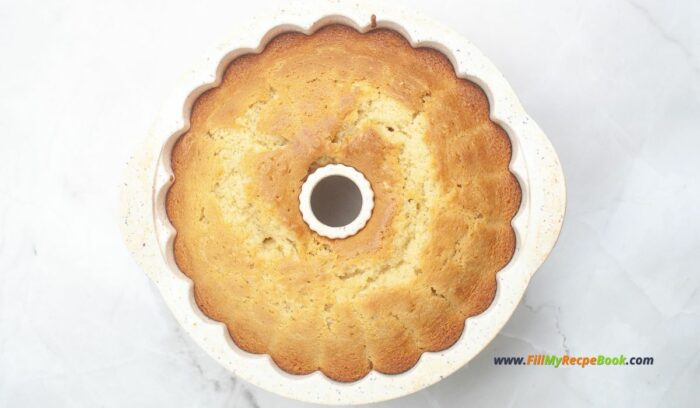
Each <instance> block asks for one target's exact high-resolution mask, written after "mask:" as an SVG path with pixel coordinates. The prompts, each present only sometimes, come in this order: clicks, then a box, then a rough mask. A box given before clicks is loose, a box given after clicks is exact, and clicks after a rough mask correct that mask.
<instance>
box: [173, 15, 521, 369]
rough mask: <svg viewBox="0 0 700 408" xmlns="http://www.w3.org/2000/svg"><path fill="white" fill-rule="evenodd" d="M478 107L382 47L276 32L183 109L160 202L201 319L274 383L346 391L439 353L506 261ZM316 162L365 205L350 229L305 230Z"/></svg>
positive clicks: (447, 69) (367, 39)
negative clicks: (357, 185) (336, 168)
mask: <svg viewBox="0 0 700 408" xmlns="http://www.w3.org/2000/svg"><path fill="white" fill-rule="evenodd" d="M510 158H511V144H510V141H509V139H508V136H507V134H506V133H505V132H504V130H503V129H502V128H501V127H500V126H498V125H497V124H495V123H493V122H492V121H491V120H490V119H489V105H488V100H487V98H486V96H485V94H484V92H483V91H482V90H481V89H480V88H479V87H478V86H476V85H475V84H473V83H471V82H469V81H467V80H463V79H459V78H457V77H456V75H455V73H454V70H453V67H452V65H451V64H450V62H449V61H448V60H447V58H445V56H444V55H442V54H441V53H439V52H437V51H435V50H432V49H427V48H419V49H414V48H412V47H411V46H410V44H408V42H407V41H406V40H405V39H404V38H403V37H402V36H401V35H399V34H398V33H396V32H393V31H389V30H374V31H371V32H369V33H366V34H360V33H358V32H357V31H355V30H353V29H351V28H348V27H345V26H341V25H332V26H327V27H324V28H323V29H321V30H319V31H317V32H316V33H314V34H312V35H310V36H306V35H303V34H299V33H286V34H282V35H280V36H278V37H276V38H274V39H273V40H272V41H271V42H270V43H269V44H268V45H267V47H266V48H265V50H264V51H263V52H262V53H260V54H257V55H245V56H242V57H239V58H237V59H236V60H235V61H234V62H233V63H231V65H230V66H229V67H228V68H227V70H226V72H225V74H224V76H223V82H222V83H221V85H220V86H218V87H216V88H213V89H211V90H209V91H207V92H205V93H204V94H203V95H202V96H201V97H199V98H198V100H197V101H196V102H195V104H194V106H193V109H192V114H191V127H190V129H189V130H188V131H187V132H186V133H185V134H184V135H183V136H182V137H181V138H180V139H179V140H178V142H177V143H176V145H175V147H174V149H173V153H172V168H173V171H174V173H175V182H174V184H173V185H172V187H171V188H170V191H169V192H168V196H167V203H166V205H167V212H168V216H169V218H170V220H171V222H172V223H173V225H174V227H175V229H176V230H177V236H176V239H175V244H174V252H175V260H176V262H177V265H178V266H179V268H180V269H181V270H182V271H183V272H184V273H185V274H186V275H187V276H189V277H190V278H191V279H192V281H193V282H194V286H195V298H196V301H197V304H198V305H199V307H200V308H201V310H202V311H203V312H204V313H205V314H206V315H207V316H209V317H211V318H212V319H215V320H218V321H221V322H223V323H225V324H226V325H227V327H228V329H229V333H230V334H231V337H232V338H233V340H234V341H235V342H236V344H237V345H238V346H240V347H241V348H242V349H244V350H247V351H250V352H253V353H268V354H270V355H271V356H272V358H273V359H274V361H275V362H276V363H277V364H278V365H279V366H280V367H281V368H282V369H284V370H285V371H288V372H290V373H295V374H303V373H310V372H313V371H315V370H321V371H322V372H323V373H324V374H326V375H327V376H328V377H330V378H332V379H335V380H339V381H354V380H357V379H359V378H362V377H363V376H365V375H366V374H367V373H368V372H369V371H370V370H371V369H375V370H377V371H380V372H383V373H400V372H403V371H405V370H407V369H409V368H410V367H412V366H413V365H414V364H415V363H416V362H417V361H418V358H419V357H420V355H421V354H422V353H423V352H424V351H437V350H442V349H445V348H447V347H449V346H450V345H452V344H453V343H454V342H455V341H456V340H457V339H458V338H459V336H460V335H461V333H462V330H463V329H464V321H465V319H466V318H467V317H469V316H472V315H476V314H479V313H481V312H482V311H484V310H485V309H486V308H487V307H488V306H489V305H490V304H491V302H492V300H493V297H494V294H495V291H496V273H497V272H498V271H499V270H500V269H502V268H503V267H504V266H505V265H506V263H508V261H509V260H510V259H511V257H512V256H513V252H514V248H515V235H514V231H513V229H512V227H511V225H510V221H511V219H512V218H513V216H514V215H515V213H516V211H517V209H518V207H519V205H520V199H521V193H520V187H519V184H518V182H517V181H516V179H515V177H514V176H513V175H512V174H511V173H510V171H509V170H508V164H509V162H510ZM327 163H343V164H346V165H349V166H352V167H355V168H356V169H358V170H359V171H361V172H362V173H363V174H364V175H365V176H366V177H367V179H368V180H369V181H370V183H371V185H372V188H373V190H374V193H375V208H374V211H373V214H372V217H371V218H370V220H369V222H368V224H367V226H366V227H365V228H364V229H363V230H361V231H360V232H359V233H358V234H357V235H355V236H352V237H350V238H347V239H344V240H330V239H326V238H324V237H321V236H319V235H317V234H315V233H314V232H312V231H311V230H310V229H309V228H308V227H307V226H306V224H305V223H304V221H303V220H302V217H301V214H300V213H299V209H298V195H299V191H300V188H301V184H302V182H303V180H304V179H305V177H306V176H307V175H308V174H309V172H311V171H313V170H314V169H315V168H317V167H319V166H322V165H324V164H327Z"/></svg>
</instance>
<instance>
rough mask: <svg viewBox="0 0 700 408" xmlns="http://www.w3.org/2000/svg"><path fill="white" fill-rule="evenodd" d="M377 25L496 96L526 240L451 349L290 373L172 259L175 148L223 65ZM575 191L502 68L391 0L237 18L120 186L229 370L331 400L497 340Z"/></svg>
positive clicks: (398, 380) (466, 356) (184, 305)
mask: <svg viewBox="0 0 700 408" xmlns="http://www.w3.org/2000/svg"><path fill="white" fill-rule="evenodd" d="M372 14H375V15H376V26H377V27H380V28H381V27H385V28H390V29H393V30H396V31H398V32H400V33H402V34H403V35H404V37H406V38H407V39H408V40H409V41H410V42H411V44H412V45H413V46H415V47H432V48H435V49H437V50H439V51H441V52H443V53H444V54H445V55H447V57H448V58H449V59H450V60H451V61H452V64H453V65H454V67H455V70H456V72H457V75H458V76H460V77H463V78H466V79H469V80H471V81H473V82H476V83H477V84H479V85H480V86H481V87H482V88H483V89H484V90H485V91H486V94H487V95H488V97H489V101H490V103H491V118H492V119H493V120H494V121H496V122H497V123H499V124H500V125H501V126H503V128H504V129H505V130H506V131H507V132H508V134H509V135H510V139H511V141H512V145H513V158H512V160H511V165H510V168H511V171H512V172H513V173H514V174H515V175H516V176H517V178H518V180H519V182H520V186H521V188H522V204H521V207H520V210H519V211H518V214H517V215H516V217H515V219H514V220H513V227H514V229H515V232H516V238H517V246H516V250H515V255H514V256H513V259H512V260H511V261H510V263H509V264H508V265H507V266H506V267H505V268H504V269H503V270H501V271H500V272H499V273H498V275H497V281H498V289H497V292H496V297H495V299H494V301H493V303H492V304H491V306H490V307H489V308H488V309H487V310H486V311H485V312H484V313H482V314H480V315H478V316H474V317H471V318H469V319H467V322H466V327H465V331H464V333H463V334H462V336H461V338H460V339H459V340H458V341H457V342H456V343H455V344H454V345H453V346H452V347H450V348H449V349H447V350H444V351H441V352H435V353H424V354H423V355H422V357H421V358H420V360H419V361H418V363H417V364H416V365H415V366H414V367H413V368H411V369H409V370H408V371H406V372H404V373H402V374H398V375H385V374H381V373H378V372H376V371H372V372H371V373H370V374H369V375H367V376H366V377H364V378H362V379H361V380H359V381H356V382H353V383H340V382H335V381H333V380H330V379H328V378H327V377H325V376H324V375H323V374H321V373H320V372H315V373H312V374H309V375H301V376H298V375H291V374H288V373H286V372H284V371H282V370H280V369H279V368H278V367H277V366H276V365H275V364H274V363H273V362H272V360H271V359H270V357H269V356H268V355H255V354H250V353H247V352H245V351H242V350H241V349H239V348H238V347H237V346H236V345H235V343H234V342H233V341H232V340H231V338H230V337H229V335H228V333H227V331H226V328H225V326H224V325H223V324H222V323H219V322H215V321H213V320H211V319H209V318H208V317H206V316H205V315H204V314H202V312H201V311H200V310H199V309H198V307H197V305H196V303H195V301H194V296H193V290H192V282H191V281H190V280H189V279H188V278H187V277H186V276H185V275H183V274H182V273H181V272H180V270H179V269H178V267H177V265H176V264H175V262H174V259H173V251H172V246H173V238H174V236H175V231H174V229H173V227H172V226H171V225H170V223H169V221H168V218H167V216H166V213H165V205H164V203H165V195H166V192H167V190H168V188H169V186H170V184H171V180H172V177H173V176H172V172H171V169H170V154H171V149H172V146H173V144H174V142H175V141H176V140H177V138H178V137H179V136H180V135H182V134H183V133H184V131H185V130H186V129H187V127H188V126H189V116H190V109H191V107H192V104H193V102H194V101H195V99H197V97H198V96H199V95H200V94H201V93H202V92H204V91H205V90H207V89H209V88H212V87H214V86H216V85H218V83H219V81H220V78H221V75H222V73H223V71H224V69H225V68H226V66H227V65H228V64H229V63H230V62H231V61H233V60H234V59H235V58H236V57H238V56H240V55H243V54H247V53H257V52H260V51H262V49H263V48H264V46H265V44H266V43H267V42H268V41H269V40H270V39H272V38H273V37H275V36H276V35H278V34H280V33H283V32H286V31H298V32H303V33H306V34H310V33H313V32H314V31H316V30H317V29H319V28H320V27H323V26H325V25H328V24H332V23H342V24H346V25H349V26H352V27H355V28H356V29H358V30H360V31H363V32H364V31H368V30H371V29H372V27H371V20H370V18H371V15H372ZM565 202H566V196H565V187H564V178H563V174H562V169H561V165H560V164H559V160H558V158H557V155H556V153H555V152H554V149H553V148H552V146H551V144H550V142H549V140H547V138H546V136H545V135H544V133H543V132H542V130H540V128H539V127H538V126H537V124H536V123H535V122H534V121H533V120H532V119H530V117H529V116H528V115H527V114H526V113H525V111H524V110H523V108H522V106H521V105H520V102H519V101H518V98H517V97H516V96H515V94H514V93H513V90H512V89H511V87H510V86H509V85H508V83H507V82H506V80H505V79H504V78H503V76H502V75H501V74H500V73H499V71H498V70H497V69H496V68H495V67H494V66H493V64H492V63H491V62H490V61H489V60H488V59H487V58H486V57H484V56H483V55H482V54H481V52H480V51H479V50H478V49H477V48H476V47H475V46H474V45H472V44H471V43H470V42H469V41H467V40H465V39H464V38H462V37H461V36H460V35H459V34H457V33H456V32H454V31H452V30H450V29H447V28H445V27H443V26H441V25H440V24H437V23H435V22H433V21H429V20H427V19H425V18H423V17H420V16H417V15H414V14H409V13H406V12H405V11H400V10H396V9H390V8H386V7H384V6H375V5H366V4H361V3H360V4H357V3H356V2H353V3H352V4H333V3H325V2H308V3H301V4H297V5H296V6H295V7H290V8H288V9H285V10H283V11H282V12H280V13H278V14H277V15H273V16H269V17H266V18H263V19H252V20H250V21H249V24H248V25H247V26H243V27H236V33H235V35H234V36H232V37H231V38H230V39H229V40H228V41H225V42H224V43H223V44H221V45H220V46H219V47H217V48H215V49H214V50H213V51H212V52H210V53H209V54H208V55H207V56H206V59H205V61H204V63H203V64H201V65H200V66H199V67H197V68H195V69H194V70H192V71H190V72H189V73H188V75H187V76H186V78H185V79H184V80H183V81H182V82H181V83H180V84H179V86H177V87H176V89H174V92H173V94H172V95H171V97H170V98H169V99H168V100H167V102H166V105H165V106H164V107H163V110H162V113H161V115H160V117H159V118H158V120H157V121H156V123H155V125H154V127H153V128H152V131H151V133H150V135H149V136H148V137H147V139H146V140H145V143H144V144H143V146H142V147H141V148H140V149H139V150H138V151H137V152H136V153H135V155H134V156H133V157H132V158H131V160H130V161H129V164H128V167H127V171H126V173H125V180H124V184H123V195H122V216H123V220H122V230H123V234H124V238H125V240H126V243H127V246H128V247H129V249H130V250H131V252H132V253H133V255H134V257H135V258H136V261H137V262H138V264H139V265H140V266H141V267H142V268H143V270H144V271H145V272H146V274H147V275H148V276H149V277H150V278H151V279H152V280H153V282H155V284H156V285H157V286H158V288H159V289H160V292H161V294H162V295H163V298H164V299H165V302H166V304H167V305H168V307H169V308H170V310H171V311H172V312H173V314H174V315H175V318H176V319H177V320H178V322H179V323H180V325H182V327H183V328H184V330H185V331H186V332H188V333H189V334H190V336H192V338H193V339H194V340H195V341H196V342H197V344H199V345H200V346H201V347H202V348H203V349H204V350H206V352H207V353H209V355H211V357H212V358H214V359H215V360H216V361H218V362H219V363H221V364H222V365H223V366H224V367H226V368H228V369H229V370H230V371H231V373H233V374H234V375H236V376H237V377H239V378H242V379H244V380H246V381H248V382H250V383H252V384H254V385H257V386H258V387H261V388H263V389H265V390H268V391H271V392H275V393H277V394H280V395H284V396H286V397H289V398H294V399H297V400H302V401H308V402H315V403H324V404H361V403H370V402H376V401H382V400H387V399H391V398H397V397H400V396H403V395H407V394H410V393H413V392H415V391H418V390H421V389H423V388H425V387H427V386H429V385H431V384H434V383H436V382H438V381H439V380H441V379H442V378H444V377H446V376H448V375H450V374H451V373H453V372H455V371H456V370H457V369H459V368H460V367H462V366H464V365H465V364H466V363H467V362H469V361H470V360H471V359H472V358H474V356H476V355H477V354H478V353H479V352H480V351H481V350H483V349H484V348H485V347H486V345H488V344H489V342H491V340H493V338H494V337H495V336H496V334H498V332H499V331H500V330H501V328H502V327H503V326H504V325H505V323H506V321H507V320H508V318H510V316H511V314H512V313H513V311H514V310H515V308H516V307H517V306H518V304H519V302H520V299H521V297H522V296H523V294H524V293H525V289H526V288H527V285H528V283H529V281H530V278H531V277H532V275H533V274H534V273H535V271H536V270H537V268H538V267H539V266H540V265H542V263H543V262H544V260H545V258H546V257H547V255H548V254H549V252H550V251H551V249H552V247H553V246H554V243H555V241H556V239H557V237H558V235H559V231H560V229H561V225H562V221H563V216H564V208H565Z"/></svg>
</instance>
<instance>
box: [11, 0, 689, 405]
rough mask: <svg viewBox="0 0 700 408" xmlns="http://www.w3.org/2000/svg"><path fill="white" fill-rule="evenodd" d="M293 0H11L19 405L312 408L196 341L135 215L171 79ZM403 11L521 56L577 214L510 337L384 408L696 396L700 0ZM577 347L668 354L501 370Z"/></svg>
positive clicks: (496, 52) (515, 72)
mask: <svg viewBox="0 0 700 408" xmlns="http://www.w3.org/2000/svg"><path fill="white" fill-rule="evenodd" d="M283 3H284V2H272V3H262V2H260V3H259V4H248V5H245V6H241V5H234V2H232V1H208V2H207V1H203V2H172V1H157V2H140V1H125V2H103V4H97V3H96V2H91V1H85V0H82V1H74V2H51V3H48V2H32V1H21V2H20V1H14V2H12V3H9V2H8V1H7V0H1V1H0V52H1V54H0V55H1V57H0V58H1V59H0V112H1V113H0V141H1V142H2V143H1V144H0V406H1V407H34V406H36V407H39V406H52V407H63V406H66V407H94V406H102V407H123V406H129V407H131V406H135V407H141V406H143V407H155V406H187V407H189V406H205V405H206V406H209V407H287V406H294V407H298V406H303V405H304V404H301V403H295V402H293V401H289V400H286V399H284V398H282V397H278V396H276V395H273V394H270V393H267V392H265V391H262V390H259V389H257V388H255V387H253V386H250V385H248V384H245V383H243V382H242V381H237V380H236V379H235V378H232V377H231V376H230V375H229V374H228V373H227V372H226V371H224V370H223V369H222V368H220V367H219V366H218V365H217V364H216V363H215V362H214V361H213V360H211V359H210V358H209V357H208V356H206V355H205V354H204V353H203V352H202V351H201V350H200V349H199V348H198V347H197V346H196V345H195V344H194V343H193V342H192V341H191V340H190V339H189V338H187V337H186V335H184V334H183V333H182V332H181V330H180V329H179V328H178V326H177V324H176V323H175V321H174V319H173V318H172V317H171V315H170V314H169V312H168V310H167V309H166V308H165V306H164V304H163V302H162V301H161V299H160V297H159V295H158V293H157V291H156V289H155V287H154V286H153V285H152V284H151V282H149V280H148V279H147V278H146V276H145V275H144V274H143V273H142V272H141V271H140V270H139V269H138V268H137V267H136V265H135V263H134V262H133V261H132V260H131V259H130V256H129V254H128V253H127V250H126V249H125V247H124V246H123V244H122V242H121V237H120V234H119V230H118V214H117V202H118V184H119V181H120V177H121V172H122V169H123V165H124V163H125V161H126V159H127V158H128V156H129V154H130V153H131V152H132V150H133V149H134V148H135V147H136V146H137V145H138V142H139V140H140V138H142V137H143V135H144V134H145V133H146V132H147V131H148V128H149V125H150V123H151V122H152V120H153V118H154V115H156V114H157V111H158V109H159V106H160V102H161V101H162V100H163V98H164V97H165V95H167V92H168V89H169V86H172V84H174V83H175V82H176V80H177V79H178V77H179V76H181V75H182V74H183V73H184V72H185V71H186V70H187V69H188V68H189V67H190V66H191V65H192V63H193V62H194V61H197V58H198V57H199V56H201V54H202V53H203V51H204V50H206V49H208V48H209V47H210V46H212V45H213V44H215V43H217V42H218V41H220V40H221V39H223V38H225V36H226V35H227V32H228V31H230V27H232V26H233V25H236V24H239V23H240V22H242V21H244V20H245V19H246V18H247V17H248V16H249V15H251V14H259V13H264V12H265V11H266V10H272V9H275V8H276V7H281V5H282V4H283ZM466 3H468V4H466ZM401 4H404V5H405V7H412V8H415V9H417V10H420V11H422V12H424V13H425V14H426V15H428V16H431V17H433V18H435V19H438V20H440V21H442V22H443V23H444V24H447V25H449V26H451V27H453V28H455V29H457V30H459V31H460V32H462V33H463V34H464V35H465V36H466V37H468V38H469V39H471V40H472V41H473V42H474V43H475V44H476V45H477V46H479V47H480V48H481V49H482V50H483V51H484V53H485V54H486V55H487V56H489V57H490V58H491V59H492V60H493V61H494V63H495V64H496V65H497V66H498V67H499V68H500V69H501V71H502V72H503V73H504V75H505V76H506V77H507V78H508V79H509V80H510V81H511V83H512V85H513V87H514V88H515V90H516V92H518V94H519V95H520V97H521V100H522V102H523V105H524V106H525V108H526V109H527V111H528V112H529V113H530V114H531V115H532V116H533V117H534V118H535V119H536V120H537V121H538V123H539V124H540V126H541V127H542V128H543V129H544V130H545V132H547V134H548V135H549V138H550V139H551V140H552V142H553V144H554V146H555V147H556V149H557V150H558V152H559V155H560V158H561V161H562V163H563V166H564V171H565V174H566V177H567V184H568V192H569V205H568V214H567V218H566V221H565V226H564V230H563V233H562V236H561V238H560V241H559V243H558V245H557V247H556V248H555V251H554V252H553V254H552V256H551V257H550V259H549V260H548V261H547V263H546V264H545V265H544V266H543V267H542V269H541V270H540V271H539V272H538V273H537V274H536V276H535V278H534V280H533V281H532V284H531V287H530V288H529V289H528V292H527V294H526V296H525V300H524V301H523V303H522V304H521V306H520V307H519V308H518V309H517V311H516V312H515V314H514V316H513V318H512V319H511V320H510V322H509V323H508V325H507V326H506V327H505V329H504V330H503V332H502V334H501V335H499V336H498V337H497V338H496V339H495V340H494V342H493V343H492V344H491V345H490V346H489V347H488V348H487V349H486V350H484V352H483V353H482V354H480V356H479V357H477V358H476V359H475V360H474V361H472V362H471V363H470V364H469V365H468V366H467V367H465V368H463V369H462V370H460V371H459V372H457V373H456V374H454V375H452V376H450V377H448V378H447V379H445V380H444V381H442V382H441V383H439V384H437V385H435V386H433V387H430V388H428V389H426V390H424V391H422V392H419V393H417V394H414V395H412V396H409V397H406V398H403V399H400V400H395V401H392V402H388V403H385V404H382V406H386V407H411V408H412V407H416V408H417V407H426V406H428V407H462V406H467V405H472V406H529V405H534V404H538V405H544V406H555V405H565V406H588V405H597V406H604V405H615V406H658V405H662V406H697V405H698V403H700V397H698V394H697V386H698V385H700V267H699V266H698V261H700V182H698V177H699V176H700V160H699V159H698V158H697V156H698V150H699V149H700V25H699V24H698V23H697V22H698V21H700V3H698V2H697V1H694V0H688V1H674V2H667V1H641V0H640V1H608V0H605V1H603V0H596V1H586V2H581V1H573V0H567V1H554V0H551V1H538V2H523V1H506V2H491V1H486V0H481V1H472V2H462V1H451V2H445V3H442V4H441V3H439V2H417V1H403V2H401ZM565 352H571V353H572V354H577V355H584V354H585V355H588V354H592V355H597V354H600V353H605V354H619V353H624V354H627V355H630V356H631V355H641V356H647V355H649V356H653V357H654V358H655V365H654V366H650V367H587V368H584V369H582V368H574V367H571V368H558V369H553V368H542V367H497V366H494V365H493V357H494V356H500V355H526V354H530V353H551V354H559V353H565Z"/></svg>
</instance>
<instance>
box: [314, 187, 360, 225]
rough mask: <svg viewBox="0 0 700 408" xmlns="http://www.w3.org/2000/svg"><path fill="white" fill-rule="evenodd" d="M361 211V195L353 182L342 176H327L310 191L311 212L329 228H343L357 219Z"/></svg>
mask: <svg viewBox="0 0 700 408" xmlns="http://www.w3.org/2000/svg"><path fill="white" fill-rule="evenodd" d="M360 209H362V193H361V192H360V188H359V187H357V185H356V184H355V182H354V181H352V180H350V179H349V178H347V177H344V176H328V177H326V178H324V179H322V180H321V181H319V182H318V184H316V186H315V187H314V189H313V191H311V211H313V213H314V215H315V216H316V219H317V220H319V221H321V222H322V223H323V224H326V225H327V226H329V227H343V226H345V225H348V224H350V223H351V222H353V221H354V220H355V218H357V216H358V215H359V214H360Z"/></svg>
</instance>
